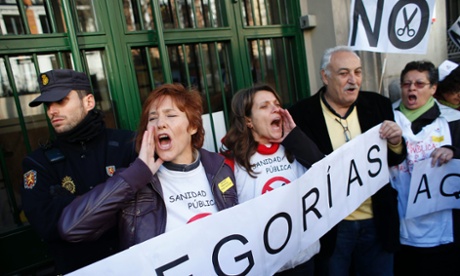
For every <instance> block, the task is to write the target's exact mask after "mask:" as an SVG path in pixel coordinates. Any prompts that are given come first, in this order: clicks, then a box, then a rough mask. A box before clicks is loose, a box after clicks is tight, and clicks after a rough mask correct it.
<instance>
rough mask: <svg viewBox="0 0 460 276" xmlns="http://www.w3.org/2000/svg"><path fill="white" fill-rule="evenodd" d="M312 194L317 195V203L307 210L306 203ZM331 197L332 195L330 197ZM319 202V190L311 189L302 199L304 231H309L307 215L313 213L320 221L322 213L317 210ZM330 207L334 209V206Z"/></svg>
mask: <svg viewBox="0 0 460 276" xmlns="http://www.w3.org/2000/svg"><path fill="white" fill-rule="evenodd" d="M311 194H315V195H316V200H315V202H314V203H313V205H311V206H310V207H309V208H308V209H306V206H305V202H306V199H307V198H308V197H309V196H310V195H311ZM329 196H330V195H329ZM318 201H319V190H318V188H316V187H315V188H313V189H311V190H310V191H308V193H307V194H305V195H304V196H303V197H302V209H303V210H304V211H303V231H304V232H305V231H307V214H308V213H309V212H313V213H314V214H315V215H316V216H317V217H318V219H320V218H321V217H322V215H321V213H320V212H319V211H318V209H317V208H316V203H318ZM329 207H332V204H331V206H329Z"/></svg>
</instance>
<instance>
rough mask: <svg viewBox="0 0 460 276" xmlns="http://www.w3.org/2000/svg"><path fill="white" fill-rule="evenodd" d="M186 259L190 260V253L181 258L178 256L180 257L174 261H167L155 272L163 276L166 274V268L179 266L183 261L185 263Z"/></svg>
mask: <svg viewBox="0 0 460 276" xmlns="http://www.w3.org/2000/svg"><path fill="white" fill-rule="evenodd" d="M186 261H188V255H184V256H182V257H180V258H178V259H176V260H174V261H172V262H170V263H167V264H165V265H162V266H160V267H159V268H157V269H155V272H156V273H157V275H159V276H163V275H165V274H164V272H165V271H166V270H168V269H170V268H173V267H175V266H178V265H180V264H181V263H184V262H186Z"/></svg>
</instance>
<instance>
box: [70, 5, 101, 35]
mask: <svg viewBox="0 0 460 276" xmlns="http://www.w3.org/2000/svg"><path fill="white" fill-rule="evenodd" d="M75 7H76V10H77V15H78V28H79V31H80V32H97V31H98V25H97V20H96V16H95V14H94V4H93V0H76V1H75Z"/></svg>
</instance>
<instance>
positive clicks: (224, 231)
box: [70, 125, 389, 276]
mask: <svg viewBox="0 0 460 276" xmlns="http://www.w3.org/2000/svg"><path fill="white" fill-rule="evenodd" d="M379 128H380V125H379V126H376V127H374V128H372V129H371V130H369V131H367V132H366V133H365V134H362V135H359V136H358V137H356V138H354V139H353V140H351V141H350V142H348V143H346V144H345V145H343V146H342V147H340V148H339V149H337V150H336V151H334V152H333V153H332V154H330V155H328V156H327V157H325V158H324V159H323V160H321V161H320V162H318V163H316V164H314V165H313V167H311V168H310V169H309V170H308V171H307V172H306V173H305V174H304V175H303V176H301V177H300V178H299V179H297V180H295V181H293V182H291V183H290V184H288V185H285V186H283V187H280V188H277V189H275V190H273V191H271V192H269V193H266V194H264V195H262V196H259V197H256V198H254V199H252V200H249V201H247V202H245V203H243V204H240V205H238V206H235V207H233V208H230V209H227V210H224V211H221V212H219V213H216V214H213V215H212V216H208V217H205V218H202V219H200V220H198V221H195V222H193V223H191V224H188V225H185V226H184V227H181V228H178V229H175V230H173V231H170V232H167V233H164V234H162V235H160V236H158V237H156V238H153V239H150V240H148V241H146V242H143V243H141V244H138V245H135V246H133V247H131V248H129V249H128V250H125V251H123V252H120V253H118V254H116V255H114V256H111V257H108V258H106V259H104V260H101V261H99V262H96V263H94V264H92V265H89V266H87V267H84V268H82V269H80V270H77V271H75V272H73V273H71V274H70V275H136V276H137V275H272V274H274V273H275V272H276V271H278V270H279V269H280V268H281V267H282V266H283V265H284V264H285V263H286V262H287V261H288V260H291V259H292V258H294V257H295V256H297V254H298V253H299V252H300V251H301V250H303V249H306V248H308V247H309V246H310V245H312V244H313V243H314V242H315V241H317V240H318V239H319V238H320V237H321V236H322V235H324V234H325V233H326V232H327V231H329V230H330V229H331V228H332V227H333V226H334V225H336V224H337V223H338V222H339V221H341V220H342V219H343V218H345V217H346V216H347V215H349V214H350V213H351V212H353V211H354V210H355V209H356V208H357V207H358V206H359V205H360V204H361V203H362V202H363V201H364V200H365V199H367V198H368V197H369V196H371V195H372V194H374V193H375V192H376V191H378V190H379V189H380V188H381V187H382V186H383V185H385V184H386V183H388V181H389V170H388V166H387V145H386V141H385V140H383V139H380V138H379V133H378V130H379Z"/></svg>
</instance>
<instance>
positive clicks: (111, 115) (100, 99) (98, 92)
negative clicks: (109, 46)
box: [86, 51, 117, 128]
mask: <svg viewBox="0 0 460 276" xmlns="http://www.w3.org/2000/svg"><path fill="white" fill-rule="evenodd" d="M102 56H103V52H102V51H87V52H86V61H87V63H88V69H89V74H90V75H89V78H90V80H91V86H92V88H93V95H94V98H95V99H96V108H98V109H100V110H102V111H103V112H104V114H105V117H104V121H105V123H106V125H107V127H109V128H117V121H116V119H115V112H114V108H113V106H112V101H111V97H110V93H109V86H108V83H107V76H106V74H105V69H104V64H103V60H102Z"/></svg>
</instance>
